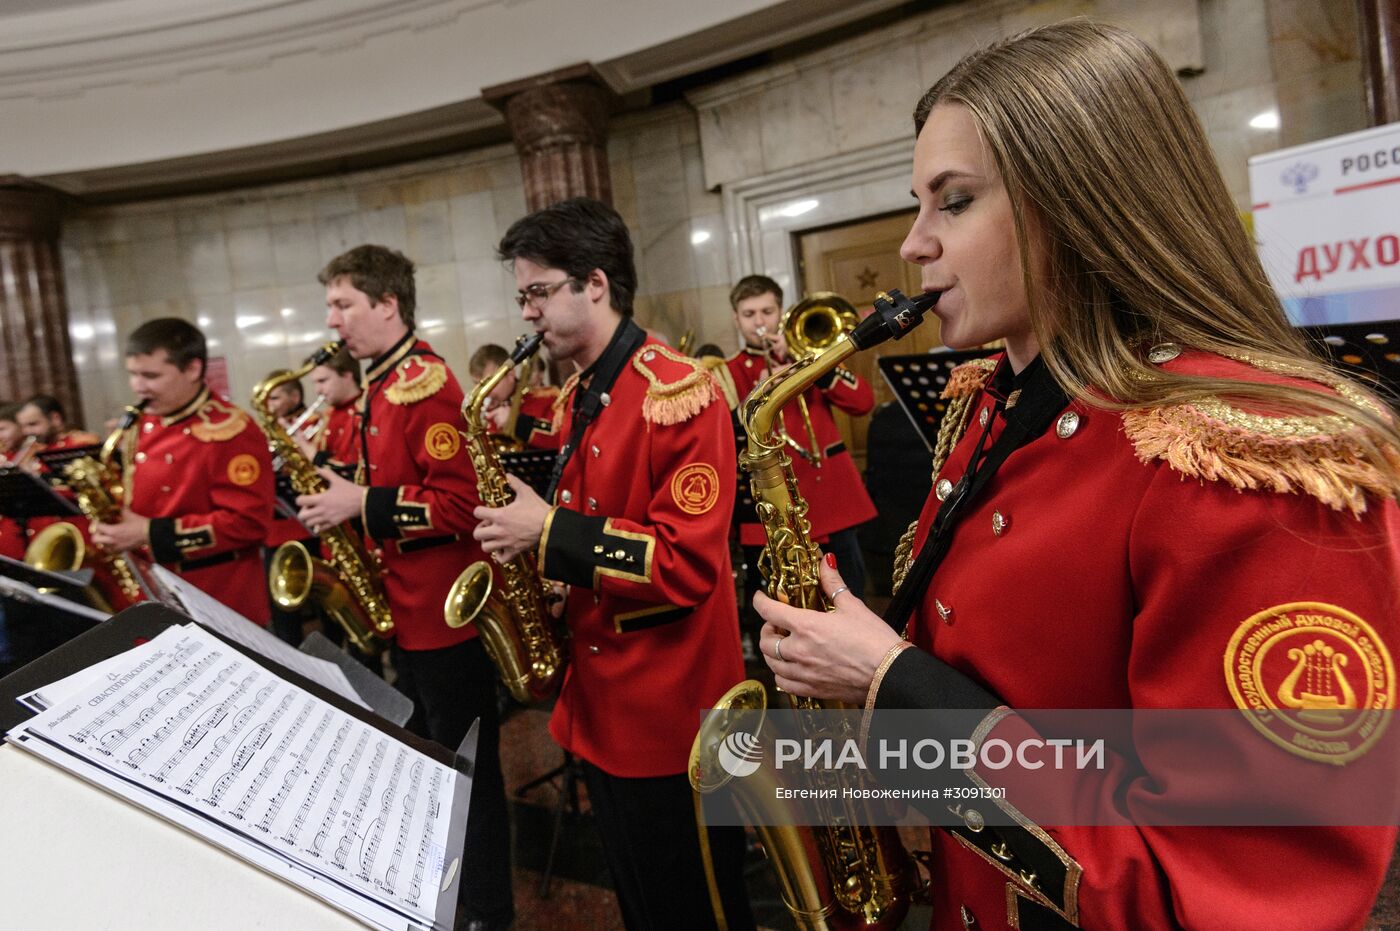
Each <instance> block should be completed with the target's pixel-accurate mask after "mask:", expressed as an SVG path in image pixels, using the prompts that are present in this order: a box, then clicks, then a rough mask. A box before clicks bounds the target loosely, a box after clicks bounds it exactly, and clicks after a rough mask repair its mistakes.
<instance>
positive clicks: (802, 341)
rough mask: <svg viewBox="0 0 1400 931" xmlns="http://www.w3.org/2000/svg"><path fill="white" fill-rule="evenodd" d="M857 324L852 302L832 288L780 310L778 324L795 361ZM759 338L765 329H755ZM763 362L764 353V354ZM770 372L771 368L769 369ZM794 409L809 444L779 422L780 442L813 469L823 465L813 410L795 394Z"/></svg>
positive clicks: (817, 351)
mask: <svg viewBox="0 0 1400 931" xmlns="http://www.w3.org/2000/svg"><path fill="white" fill-rule="evenodd" d="M857 323H860V313H859V312H857V310H856V308H855V305H853V304H852V303H851V302H850V301H848V300H846V299H845V298H844V297H842V296H841V295H839V294H837V293H836V292H834V291H816V292H814V293H812V294H809V295H808V296H807V297H805V298H803V299H802V300H800V301H798V302H797V303H796V304H793V305H792V306H791V307H789V308H788V309H787V310H785V311H783V316H782V320H781V321H780V322H779V324H778V327H779V329H780V330H781V332H782V334H783V341H784V342H785V343H787V349H788V355H789V356H790V357H791V358H792V360H793V361H794V362H800V361H801V360H803V359H806V358H808V357H809V356H814V355H816V354H817V353H819V352H821V351H822V350H824V349H826V348H827V347H829V346H831V345H833V344H834V343H835V342H836V341H837V340H839V339H840V338H841V337H843V336H845V335H846V334H847V333H849V332H850V331H851V330H853V329H855V326H856V324H857ZM758 335H759V337H760V338H762V337H764V336H765V335H766V333H765V328H764V327H759V328H758ZM764 362H765V364H766V363H767V356H765V357H764ZM768 374H769V375H772V369H771V367H770V368H769V372H768ZM797 410H798V412H799V413H800V414H801V415H802V425H803V426H804V427H805V428H806V430H807V441H808V442H809V443H810V444H811V445H810V447H804V446H803V445H802V444H801V443H799V442H797V441H796V440H794V439H793V438H792V437H791V436H790V435H789V434H788V432H787V429H786V428H785V427H784V426H783V425H782V420H781V419H779V421H778V435H779V437H780V438H781V439H782V441H783V442H784V443H785V444H787V445H788V446H789V447H791V448H792V449H793V450H795V451H796V452H797V454H798V455H799V456H801V457H802V458H803V459H806V460H807V461H808V462H810V463H811V464H812V466H813V467H814V468H818V469H820V468H821V467H822V457H823V454H824V452H825V451H824V450H823V449H822V447H821V444H820V443H819V442H818V441H817V431H816V429H815V428H814V427H813V426H812V412H811V411H810V410H809V409H808V407H807V399H806V397H804V396H803V395H798V396H797Z"/></svg>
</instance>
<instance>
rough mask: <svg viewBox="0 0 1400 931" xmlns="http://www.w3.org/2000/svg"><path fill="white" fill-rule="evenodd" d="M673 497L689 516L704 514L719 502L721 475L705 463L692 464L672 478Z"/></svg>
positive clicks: (677, 505) (684, 467)
mask: <svg viewBox="0 0 1400 931" xmlns="http://www.w3.org/2000/svg"><path fill="white" fill-rule="evenodd" d="M671 497H672V498H673V499H674V500H675V502H676V507H678V508H680V509H681V510H682V511H685V512H686V513H687V514H704V513H705V512H706V511H708V510H709V509H710V508H712V507H714V506H715V502H716V501H718V500H719V475H718V474H716V472H715V470H714V468H713V467H712V466H710V465H709V464H707V463H704V462H692V463H691V464H690V465H688V466H683V467H682V468H681V469H680V470H678V471H677V472H676V474H675V475H673V476H671Z"/></svg>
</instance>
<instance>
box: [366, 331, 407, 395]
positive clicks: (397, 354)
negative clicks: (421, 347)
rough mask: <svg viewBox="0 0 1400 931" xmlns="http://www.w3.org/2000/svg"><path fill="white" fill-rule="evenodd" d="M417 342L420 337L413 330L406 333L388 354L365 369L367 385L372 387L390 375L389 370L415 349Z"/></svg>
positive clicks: (390, 348) (391, 347)
mask: <svg viewBox="0 0 1400 931" xmlns="http://www.w3.org/2000/svg"><path fill="white" fill-rule="evenodd" d="M416 342H418V335H417V334H416V333H414V332H413V331H412V330H409V331H408V332H407V333H405V334H404V335H403V339H401V340H399V341H398V342H397V343H395V344H394V345H392V346H390V347H389V351H388V352H386V353H384V354H383V355H382V356H379V357H378V358H377V359H375V360H374V361H373V362H371V363H370V364H369V368H367V369H365V385H366V386H368V385H372V384H374V383H375V382H377V381H379V379H381V378H383V377H384V376H385V375H387V374H389V370H390V369H392V368H393V367H394V364H395V363H397V362H398V361H399V360H400V359H402V358H403V357H404V356H406V355H408V353H409V350H411V349H412V348H413V345H414V344H415V343H416Z"/></svg>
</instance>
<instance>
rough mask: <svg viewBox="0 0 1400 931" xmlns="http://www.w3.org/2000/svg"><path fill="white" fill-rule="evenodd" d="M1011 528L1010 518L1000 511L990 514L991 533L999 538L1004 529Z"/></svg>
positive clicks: (1004, 531)
mask: <svg viewBox="0 0 1400 931" xmlns="http://www.w3.org/2000/svg"><path fill="white" fill-rule="evenodd" d="M1010 526H1011V518H1009V517H1007V516H1006V515H1005V514H1003V513H1001V512H1000V511H993V512H992V533H994V534H996V535H997V536H1001V535H1002V534H1004V533H1006V528H1007V527H1010Z"/></svg>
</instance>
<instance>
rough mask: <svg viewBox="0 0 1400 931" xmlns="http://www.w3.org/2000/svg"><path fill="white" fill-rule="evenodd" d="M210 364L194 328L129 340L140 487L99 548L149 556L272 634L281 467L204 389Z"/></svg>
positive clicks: (134, 458)
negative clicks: (271, 545)
mask: <svg viewBox="0 0 1400 931" xmlns="http://www.w3.org/2000/svg"><path fill="white" fill-rule="evenodd" d="M207 359H208V354H207V350H206V349H205V342H204V334H203V333H201V332H200V331H199V330H198V329H197V328H196V327H195V326H194V325H193V324H191V323H189V322H188V321H185V320H180V319H177V318H174V317H165V318H161V319H157V320H149V321H147V322H146V323H143V324H142V325H141V326H139V327H137V328H136V330H134V331H133V332H132V334H131V336H130V337H128V339H127V343H126V371H127V374H128V375H129V376H130V382H131V390H132V392H133V393H134V394H135V395H136V396H137V397H138V398H139V399H140V400H141V402H142V404H143V408H142V413H141V416H140V418H138V419H137V421H136V422H135V423H133V424H132V426H131V427H130V428H129V429H128V431H127V433H126V437H125V441H124V443H123V447H122V448H123V456H124V457H129V458H127V459H126V461H127V463H128V467H129V469H130V473H131V479H130V481H129V482H128V483H127V485H128V487H127V490H126V495H127V500H126V501H125V502H124V505H125V506H124V507H123V509H122V517H121V520H119V521H118V522H116V523H113V524H100V523H94V524H92V525H91V528H90V529H91V533H92V539H93V542H94V543H96V544H97V545H98V546H101V547H103V548H104V549H107V550H112V551H115V552H126V551H128V550H133V549H138V548H141V547H144V548H145V549H146V550H147V551H149V553H150V555H151V558H152V559H154V560H155V561H156V562H159V563H162V564H164V565H166V566H167V567H169V568H171V569H174V570H175V571H176V572H177V573H179V574H180V575H181V576H183V577H185V578H187V579H189V580H190V582H192V583H193V584H194V585H196V586H198V587H199V588H201V589H203V590H204V591H206V592H208V593H209V594H210V595H213V596H214V597H215V598H217V599H218V600H219V601H222V602H223V603H224V604H226V605H228V606H229V607H230V608H233V609H234V610H235V611H237V612H239V613H240V614H242V615H243V616H245V617H247V618H248V619H249V620H252V621H255V622H257V623H259V624H263V625H266V624H267V622H268V602H267V581H266V579H265V577H264V575H263V571H262V570H263V562H262V544H263V540H264V539H266V537H267V531H268V526H269V524H270V523H271V519H272V489H273V474H272V460H271V457H270V456H269V455H268V451H267V440H266V438H265V437H264V436H263V432H262V430H260V429H259V428H258V425H257V424H256V423H254V422H253V420H252V418H251V417H249V416H248V415H247V414H245V413H244V412H243V411H242V410H240V409H239V408H237V407H235V406H234V405H232V404H230V403H229V402H228V401H227V400H226V399H224V398H221V397H218V396H217V395H215V394H213V393H212V392H211V391H210V390H209V386H208V385H206V384H205V382H204V367H205V364H206V362H207Z"/></svg>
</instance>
